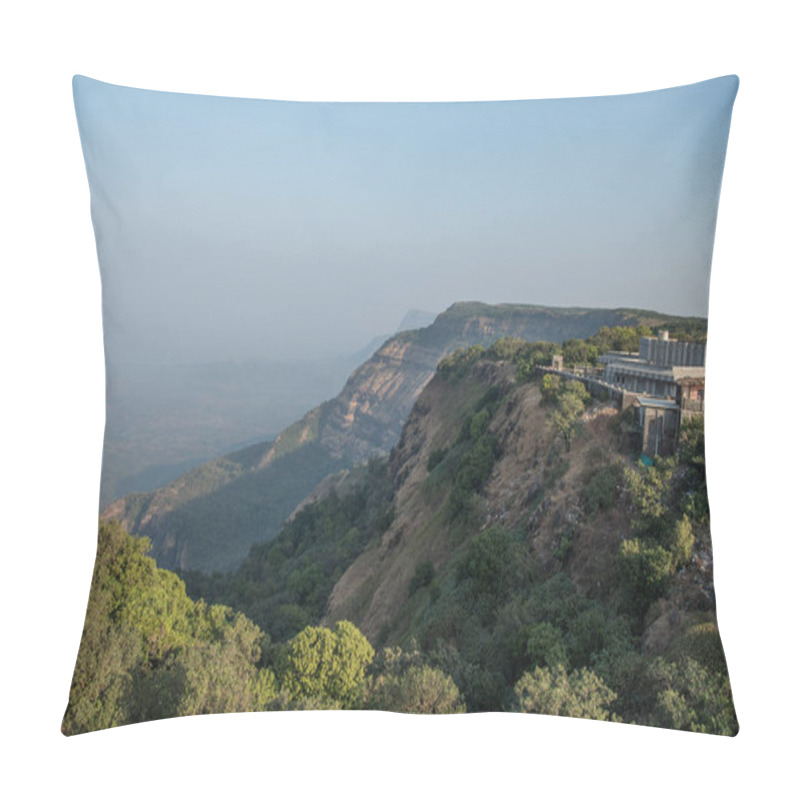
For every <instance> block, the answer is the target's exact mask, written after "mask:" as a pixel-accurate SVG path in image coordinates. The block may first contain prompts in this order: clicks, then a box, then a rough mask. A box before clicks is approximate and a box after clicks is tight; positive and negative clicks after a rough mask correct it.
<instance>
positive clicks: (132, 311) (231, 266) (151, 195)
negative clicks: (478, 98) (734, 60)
mask: <svg viewBox="0 0 800 800" xmlns="http://www.w3.org/2000/svg"><path fill="white" fill-rule="evenodd" d="M737 85H738V81H737V79H736V78H733V77H727V78H719V79H716V80H712V81H706V82H704V83H699V84H695V85H692V86H687V87H681V88H678V89H668V90H663V91H657V92H649V93H646V94H638V95H624V96H616V97H602V98H592V99H588V100H587V99H581V100H547V101H542V100H537V101H507V102H483V103H442V104H439V103H401V104H380V103H290V102H283V101H265V100H241V99H229V98H218V97H204V96H197V95H182V94H172V93H167V92H152V91H145V90H139V89H127V88H121V87H117V86H111V85H109V84H104V83H100V82H98V81H93V80H90V79H87V78H80V77H77V78H76V79H75V100H76V107H77V111H78V121H79V126H80V131H81V139H82V143H83V147H84V154H85V157H86V162H87V170H88V173H89V179H90V185H91V189H92V213H93V219H94V223H95V229H96V233H97V236H98V253H99V258H100V265H101V271H102V280H103V295H104V321H105V328H106V347H107V349H108V354H109V356H110V357H111V358H119V359H123V360H129V359H130V360H137V361H204V360H215V359H225V358H231V357H234V358H252V357H264V358H281V359H284V358H309V357H317V356H328V355H333V354H338V353H346V352H353V351H356V350H359V349H360V348H361V347H363V346H364V345H365V344H366V343H367V342H369V341H370V340H371V339H372V338H373V337H374V336H375V335H377V334H382V333H391V332H393V331H394V330H395V328H396V327H397V325H398V324H399V323H400V320H401V319H402V317H403V315H404V314H405V312H406V311H407V310H409V309H411V308H422V309H427V310H431V311H441V310H443V309H444V308H446V307H447V306H449V305H450V304H451V303H453V302H454V301H457V300H482V301H485V302H489V303H499V302H519V303H535V304H546V305H569V306H575V305H580V306H603V307H620V306H626V307H637V308H650V309H656V310H659V311H665V312H672V313H679V314H691V315H703V316H704V315H705V314H706V309H707V302H708V294H707V292H708V272H709V266H710V261H711V247H712V242H713V231H714V224H715V217H716V208H717V201H718V196H719V185H720V179H721V174H722V159H721V154H722V153H723V152H724V145H725V141H726V139H727V135H728V127H729V122H730V112H731V106H732V103H733V99H734V96H735V93H736V89H737Z"/></svg>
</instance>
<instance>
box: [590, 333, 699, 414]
mask: <svg viewBox="0 0 800 800" xmlns="http://www.w3.org/2000/svg"><path fill="white" fill-rule="evenodd" d="M599 360H600V363H601V364H603V380H604V381H605V382H606V383H611V384H613V385H615V386H619V387H621V388H623V389H625V390H627V391H629V392H635V393H637V394H639V393H641V394H647V395H650V396H652V397H671V398H673V399H676V398H677V396H678V386H679V382H680V381H683V380H689V381H694V382H697V381H700V382H703V381H705V374H706V368H705V363H706V346H705V344H703V343H699V342H678V341H674V340H671V339H670V338H669V332H668V331H659V333H658V336H657V337H655V336H643V337H642V338H641V339H640V340H639V352H638V353H614V352H612V353H606V354H605V355H602V356H600V359H599Z"/></svg>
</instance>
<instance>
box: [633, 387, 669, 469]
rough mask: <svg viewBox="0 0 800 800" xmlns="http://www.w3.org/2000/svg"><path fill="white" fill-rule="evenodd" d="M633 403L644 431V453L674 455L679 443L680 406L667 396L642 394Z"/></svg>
mask: <svg viewBox="0 0 800 800" xmlns="http://www.w3.org/2000/svg"><path fill="white" fill-rule="evenodd" d="M633 405H634V408H635V409H636V422H637V423H638V426H639V430H640V431H641V432H642V454H643V455H646V456H649V457H650V458H655V457H656V456H669V455H672V454H673V453H674V452H675V449H676V447H677V445H678V431H679V430H680V423H681V409H680V406H679V405H678V404H677V403H675V402H674V401H672V400H669V399H667V398H660V397H642V396H639V397H637V398H636V400H635V401H634V403H633Z"/></svg>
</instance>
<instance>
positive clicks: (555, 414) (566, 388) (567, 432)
mask: <svg viewBox="0 0 800 800" xmlns="http://www.w3.org/2000/svg"><path fill="white" fill-rule="evenodd" d="M545 377H550V376H545ZM591 399H592V398H591V395H590V394H589V392H588V390H587V389H586V387H585V386H584V385H583V384H582V383H581V382H580V381H574V380H569V381H564V382H563V384H562V385H561V386H559V387H558V388H557V390H556V399H555V405H556V407H555V409H553V411H551V412H550V424H551V425H552V426H553V427H554V428H555V429H556V431H558V433H559V434H560V435H561V437H562V439H563V440H564V446H565V447H566V449H567V450H569V449H570V445H571V444H572V439H573V437H574V435H575V429H576V426H577V423H578V420H579V419H580V416H581V414H583V412H584V410H585V408H586V406H587V405H588V404H589V403H590V402H591Z"/></svg>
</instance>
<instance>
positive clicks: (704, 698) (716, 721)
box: [647, 657, 739, 736]
mask: <svg viewBox="0 0 800 800" xmlns="http://www.w3.org/2000/svg"><path fill="white" fill-rule="evenodd" d="M647 677H648V679H649V681H650V689H651V691H652V693H653V694H654V695H655V704H654V708H653V711H652V712H651V714H650V716H649V718H648V719H647V722H648V724H650V725H656V726H659V727H663V728H677V729H678V730H684V731H695V732H698V733H715V734H718V735H721V736H735V735H736V734H737V733H738V731H739V723H738V721H737V719H736V712H735V710H734V707H733V699H732V697H731V690H730V682H729V681H728V678H727V676H725V675H721V674H718V673H714V672H711V671H710V670H708V669H706V668H705V667H703V666H702V665H701V664H699V663H698V662H697V661H695V660H694V659H692V658H688V657H684V658H682V659H680V661H678V662H668V661H665V660H664V659H663V658H657V659H655V660H654V661H653V662H652V664H651V665H650V666H649V668H648V672H647Z"/></svg>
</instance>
